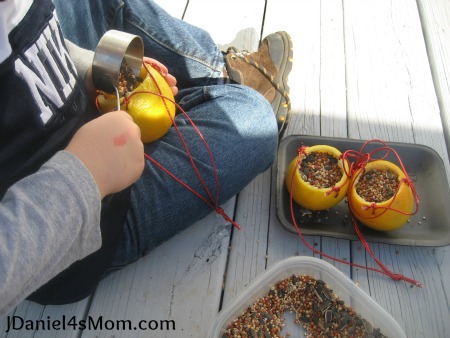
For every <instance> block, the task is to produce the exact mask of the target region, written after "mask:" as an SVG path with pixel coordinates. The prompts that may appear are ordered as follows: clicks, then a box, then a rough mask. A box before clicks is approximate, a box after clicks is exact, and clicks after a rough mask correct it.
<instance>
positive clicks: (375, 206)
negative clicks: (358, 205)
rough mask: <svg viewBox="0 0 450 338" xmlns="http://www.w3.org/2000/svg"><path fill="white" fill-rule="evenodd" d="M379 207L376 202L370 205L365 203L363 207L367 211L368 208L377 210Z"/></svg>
mask: <svg viewBox="0 0 450 338" xmlns="http://www.w3.org/2000/svg"><path fill="white" fill-rule="evenodd" d="M377 208H378V205H377V204H376V203H375V202H372V203H371V204H370V205H363V206H362V209H363V210H364V211H366V210H367V209H372V210H373V212H375V209H377Z"/></svg>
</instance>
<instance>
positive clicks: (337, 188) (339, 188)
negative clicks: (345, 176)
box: [325, 185, 341, 197]
mask: <svg viewBox="0 0 450 338" xmlns="http://www.w3.org/2000/svg"><path fill="white" fill-rule="evenodd" d="M340 191H341V187H339V186H337V185H335V186H333V188H331V189H330V190H328V191H327V192H326V193H325V196H329V195H331V193H332V192H336V196H335V197H338V195H339V192H340Z"/></svg>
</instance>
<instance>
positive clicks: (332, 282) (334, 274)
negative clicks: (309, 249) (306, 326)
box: [208, 256, 406, 338]
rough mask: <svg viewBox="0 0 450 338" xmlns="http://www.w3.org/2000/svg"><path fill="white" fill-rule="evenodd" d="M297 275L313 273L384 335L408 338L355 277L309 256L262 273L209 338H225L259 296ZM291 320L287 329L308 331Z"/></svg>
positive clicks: (216, 323) (223, 313) (220, 318)
mask: <svg viewBox="0 0 450 338" xmlns="http://www.w3.org/2000/svg"><path fill="white" fill-rule="evenodd" d="M293 274H296V275H309V276H311V277H314V278H315V279H321V280H323V281H324V282H325V283H326V284H327V285H328V287H329V288H330V289H332V290H333V292H334V294H335V295H336V296H337V297H339V299H341V300H343V301H344V302H345V305H347V306H351V307H352V308H353V310H354V311H356V312H357V313H358V314H359V315H361V317H362V318H365V319H366V320H367V321H368V322H369V323H370V324H372V326H373V327H374V328H380V329H381V333H382V334H383V335H385V336H386V337H390V338H393V337H395V338H402V337H405V338H406V335H405V333H404V332H403V330H402V328H401V327H400V325H399V324H398V323H397V322H396V321H395V320H394V318H392V316H391V315H390V314H389V313H387V312H386V311H385V310H384V309H383V308H382V307H381V306H380V305H378V303H376V302H375V301H374V300H373V299H372V298H371V297H370V296H369V295H367V294H366V293H365V292H364V291H363V290H361V289H360V288H359V287H358V286H356V285H355V283H354V282H353V281H352V280H351V279H349V278H348V277H347V276H345V275H344V274H343V273H342V272H341V271H339V270H338V269H337V268H335V267H334V266H333V265H331V264H329V263H327V262H325V261H323V260H321V259H318V258H314V257H306V256H305V257H291V258H288V259H285V260H283V261H281V262H278V263H276V264H274V265H273V266H271V267H270V268H269V269H267V270H266V271H265V272H264V273H263V274H261V275H260V276H258V277H257V278H256V279H255V280H254V281H253V282H252V283H251V284H249V285H248V286H247V287H246V288H245V290H244V291H243V292H242V293H241V294H240V295H239V296H237V297H236V298H234V299H233V300H232V301H231V302H230V303H229V304H228V305H227V306H226V307H225V308H223V310H222V311H221V312H220V313H219V315H218V316H217V318H216V319H215V321H214V323H213V325H212V326H211V328H210V331H209V335H208V337H211V338H222V337H223V334H224V332H225V329H226V328H227V326H228V325H229V324H230V323H231V322H232V321H233V320H235V319H237V318H238V317H239V316H240V315H241V314H242V313H243V312H244V311H245V310H246V309H247V308H248V307H249V306H250V305H252V304H253V303H255V302H256V301H257V300H258V299H259V298H261V297H264V296H265V295H266V294H267V293H268V292H269V290H270V288H271V287H273V286H274V285H275V284H276V283H277V282H278V281H280V280H282V279H284V278H287V277H289V276H291V275H293ZM288 316H289V314H286V317H288ZM289 322H290V321H289V320H288V319H287V320H286V323H287V326H286V328H285V329H284V330H283V332H285V331H286V332H288V331H289V332H291V333H292V332H294V331H296V332H304V331H303V329H302V328H301V327H300V326H299V325H297V324H293V321H292V320H291V322H292V323H289ZM293 326H296V327H293ZM299 330H301V331H299ZM291 336H292V337H294V336H293V335H291ZM296 337H297V336H296Z"/></svg>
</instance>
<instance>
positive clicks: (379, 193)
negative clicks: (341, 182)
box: [355, 169, 399, 203]
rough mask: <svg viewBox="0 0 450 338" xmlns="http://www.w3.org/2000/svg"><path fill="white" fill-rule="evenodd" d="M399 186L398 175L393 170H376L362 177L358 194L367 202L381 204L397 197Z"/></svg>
mask: <svg viewBox="0 0 450 338" xmlns="http://www.w3.org/2000/svg"><path fill="white" fill-rule="evenodd" d="M398 186H399V181H398V175H397V174H396V173H394V172H393V171H391V170H383V169H376V170H370V171H367V172H365V173H364V174H362V175H361V177H360V179H359V181H358V183H357V184H356V186H355V187H356V193H357V194H358V195H359V196H360V197H361V198H362V199H364V200H365V201H367V202H374V203H381V202H384V201H387V200H388V199H390V198H392V197H393V196H394V195H395V192H396V191H397V189H398Z"/></svg>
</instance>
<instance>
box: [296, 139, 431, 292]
mask: <svg viewBox="0 0 450 338" xmlns="http://www.w3.org/2000/svg"><path fill="white" fill-rule="evenodd" d="M374 142H378V143H381V144H382V147H380V148H377V149H375V150H373V151H372V152H368V153H364V151H365V148H366V146H367V145H368V144H370V143H374ZM304 149H306V147H305V146H302V147H300V148H298V150H297V153H298V157H297V162H296V167H297V170H298V166H299V163H300V154H302V153H304ZM382 151H384V152H385V154H384V155H383V156H381V157H380V158H378V160H382V159H385V158H386V157H387V156H388V155H389V153H390V152H392V153H394V155H395V157H396V158H397V160H398V162H399V164H400V167H401V169H402V171H403V173H404V175H405V178H404V179H402V180H401V182H405V183H406V184H408V185H409V186H410V187H411V190H412V193H413V196H414V200H415V203H416V207H415V210H414V211H413V212H412V213H411V215H413V214H415V213H417V212H418V209H419V198H418V196H417V193H416V190H415V187H414V184H413V182H412V181H411V180H410V178H409V176H408V174H407V172H406V170H405V167H404V165H403V162H402V161H401V159H400V156H399V155H398V154H397V152H396V151H395V150H394V149H392V148H389V147H388V146H387V145H386V144H385V143H384V142H383V141H380V140H370V141H367V142H366V143H364V145H363V146H362V147H361V149H360V150H359V151H354V150H347V151H346V152H344V153H343V154H342V159H343V160H347V161H348V162H349V163H350V169H349V172H347V171H346V168H345V166H344V174H345V175H347V179H350V178H351V177H352V175H353V174H354V173H355V172H356V171H357V170H359V169H364V168H365V166H366V165H367V163H369V162H370V161H376V160H377V159H376V158H375V159H374V158H373V155H374V154H376V153H378V152H382ZM351 159H353V161H351ZM297 170H294V171H293V174H292V175H293V176H292V179H291V186H290V189H289V191H290V196H289V203H290V211H291V218H292V221H293V223H294V226H295V229H296V231H297V234H298V235H299V236H300V238H301V240H302V241H303V243H304V244H305V245H306V246H307V247H308V248H309V249H310V250H312V251H313V252H314V253H316V254H319V255H321V256H322V257H325V258H329V259H331V260H334V261H336V262H339V263H343V264H347V265H350V266H354V267H358V268H362V269H366V270H369V271H375V272H378V273H381V274H384V275H386V276H389V277H390V278H392V279H393V280H395V281H400V280H403V281H405V282H407V283H410V284H412V285H415V286H418V287H423V285H422V283H420V282H419V281H416V280H414V279H411V278H409V277H405V276H404V275H402V274H398V273H393V272H392V271H390V270H389V269H388V268H387V267H386V266H385V265H384V264H383V263H382V262H381V261H380V260H379V259H378V258H377V257H376V256H375V254H374V252H373V251H372V249H371V248H370V246H369V244H368V243H367V241H366V240H365V239H364V237H363V235H362V233H361V231H360V229H359V227H358V224H357V222H356V220H355V218H354V217H353V214H352V212H351V210H350V207H349V212H350V215H351V218H352V222H353V225H354V228H355V232H356V234H357V235H358V238H359V240H360V241H361V243H362V244H363V246H364V248H365V249H366V251H367V252H368V253H369V254H370V256H371V257H372V258H373V260H374V261H375V262H376V263H377V265H378V266H379V268H380V269H376V268H371V267H368V266H364V265H360V264H356V263H352V262H349V261H347V260H342V259H338V258H336V257H333V256H330V255H328V254H326V253H323V252H321V251H320V250H317V249H316V248H314V247H313V246H312V245H311V244H309V243H308V242H307V241H306V239H305V238H304V237H303V234H302V233H301V231H300V228H299V226H298V224H297V221H296V219H295V212H294V205H293V198H292V192H293V182H294V175H295V173H296V171H297ZM398 188H400V187H398ZM336 189H339V187H336V186H334V187H333V188H332V189H331V190H330V191H329V193H331V192H333V191H335V190H336ZM397 192H398V189H397V191H396V192H395V194H394V197H393V198H392V201H391V203H390V205H389V206H387V207H380V206H378V205H377V204H376V203H371V204H370V205H367V206H365V207H363V208H365V209H364V210H367V209H369V208H372V209H373V214H374V213H375V209H385V210H383V212H382V213H380V215H381V214H383V213H384V212H386V211H387V210H394V211H397V212H401V211H399V210H395V209H393V208H391V205H392V203H393V201H394V200H395V197H396V196H397ZM349 198H350V197H349ZM348 204H349V205H350V203H348ZM402 213H404V212H402ZM404 214H405V213H404ZM380 215H378V216H374V217H379V216H380Z"/></svg>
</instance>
